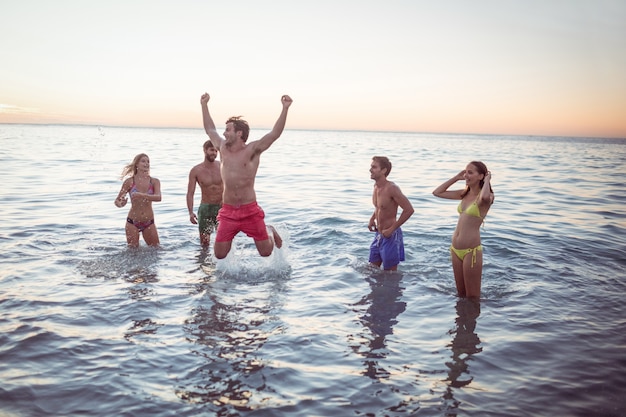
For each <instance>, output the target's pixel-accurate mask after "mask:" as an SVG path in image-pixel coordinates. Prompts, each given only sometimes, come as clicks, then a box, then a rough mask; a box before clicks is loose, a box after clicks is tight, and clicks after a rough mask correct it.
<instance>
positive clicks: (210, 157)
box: [204, 146, 217, 162]
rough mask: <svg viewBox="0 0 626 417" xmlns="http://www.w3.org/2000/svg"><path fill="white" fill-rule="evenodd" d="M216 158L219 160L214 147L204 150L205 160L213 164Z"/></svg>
mask: <svg viewBox="0 0 626 417" xmlns="http://www.w3.org/2000/svg"><path fill="white" fill-rule="evenodd" d="M215 158H217V149H215V148H214V147H213V146H208V147H206V148H205V149H204V159H206V160H207V161H209V162H213V161H215Z"/></svg>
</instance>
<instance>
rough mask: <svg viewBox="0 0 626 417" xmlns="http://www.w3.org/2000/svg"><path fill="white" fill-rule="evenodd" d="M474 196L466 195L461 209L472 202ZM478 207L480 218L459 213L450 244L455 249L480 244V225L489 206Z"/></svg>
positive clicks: (473, 246)
mask: <svg viewBox="0 0 626 417" xmlns="http://www.w3.org/2000/svg"><path fill="white" fill-rule="evenodd" d="M476 197H477V196H476V195H469V194H468V195H466V196H465V197H464V198H463V200H462V202H461V204H462V208H463V210H465V209H467V208H468V207H469V206H470V205H471V204H473V203H474V201H476ZM479 209H480V214H481V216H482V218H480V217H476V216H471V215H469V214H467V213H461V214H459V219H458V221H457V224H456V229H455V230H454V233H453V234H452V246H454V247H455V248H457V249H469V248H475V247H476V246H478V245H480V226H481V225H482V224H483V219H484V217H485V216H486V215H487V211H488V210H489V207H484V206H480V205H479Z"/></svg>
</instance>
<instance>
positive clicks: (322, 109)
mask: <svg viewBox="0 0 626 417" xmlns="http://www.w3.org/2000/svg"><path fill="white" fill-rule="evenodd" d="M0 50H1V51H2V62H1V64H0V123H69V124H74V123H76V124H93V125H118V126H152V127H194V128H201V126H202V118H201V113H200V104H199V103H200V95H201V94H202V93H204V92H205V91H206V92H208V93H209V94H210V95H211V101H210V102H209V107H210V109H211V112H212V114H213V116H214V117H215V121H216V124H217V125H218V129H221V128H222V127H223V121H224V120H225V119H226V118H227V117H229V116H231V115H243V116H244V117H245V118H246V119H247V120H248V121H249V122H250V124H251V126H252V127H253V128H268V127H271V126H272V125H273V123H274V121H275V120H276V118H277V117H278V114H279V113H280V109H281V104H280V97H281V95H282V94H289V95H290V96H291V97H292V98H293V100H294V103H293V105H292V107H291V109H290V113H289V118H288V121H287V128H292V129H340V130H378V131H381V130H382V131H413V132H448V133H487V134H520V135H556V136H594V137H626V1H624V0H473V1H469V0H441V1H439V0H385V1H380V0H379V1H369V0H302V1H297V0H267V1H258V0H241V1H232V2H230V1H216V0H193V1H192V0H182V1H163V0H146V1H140V0H102V1H100V0H90V1H84V0H54V1H51V0H0Z"/></svg>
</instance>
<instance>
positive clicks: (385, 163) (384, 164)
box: [372, 156, 391, 177]
mask: <svg viewBox="0 0 626 417" xmlns="http://www.w3.org/2000/svg"><path fill="white" fill-rule="evenodd" d="M372 161H374V162H376V163H377V164H378V165H380V168H381V169H385V168H386V169H387V172H385V177H386V176H388V175H389V173H390V172H391V161H390V160H389V158H387V157H386V156H375V157H373V158H372Z"/></svg>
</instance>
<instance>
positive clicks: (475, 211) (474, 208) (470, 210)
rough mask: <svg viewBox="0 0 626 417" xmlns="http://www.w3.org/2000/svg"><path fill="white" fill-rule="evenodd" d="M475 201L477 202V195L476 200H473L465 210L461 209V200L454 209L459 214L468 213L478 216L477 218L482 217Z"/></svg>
mask: <svg viewBox="0 0 626 417" xmlns="http://www.w3.org/2000/svg"><path fill="white" fill-rule="evenodd" d="M477 202H478V197H476V200H474V202H473V203H472V204H470V205H469V206H468V207H467V208H466V209H465V210H463V200H461V202H460V203H459V205H458V207H457V208H456V210H457V211H458V212H459V214H461V213H465V214H469V215H470V216H474V217H478V218H479V219H482V218H483V217H482V216H481V215H480V210H479V209H478V203H477Z"/></svg>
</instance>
